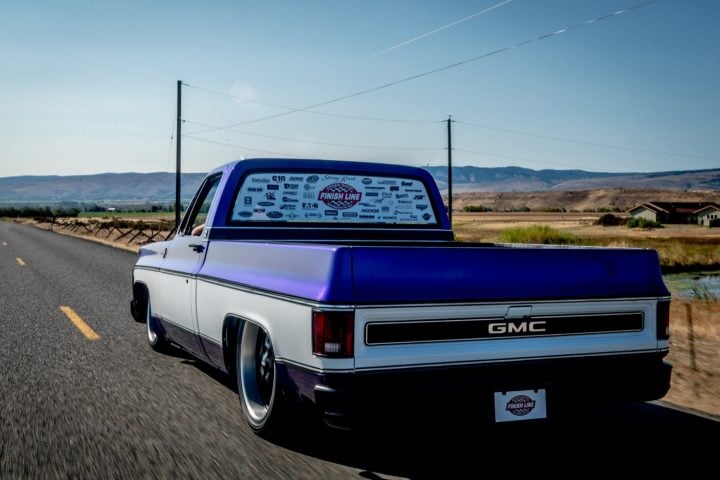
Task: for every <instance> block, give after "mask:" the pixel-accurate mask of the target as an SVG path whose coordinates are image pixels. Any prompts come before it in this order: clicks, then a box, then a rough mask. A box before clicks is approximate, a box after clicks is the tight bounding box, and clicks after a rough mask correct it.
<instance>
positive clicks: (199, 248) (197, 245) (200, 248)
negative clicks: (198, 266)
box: [188, 243, 205, 253]
mask: <svg viewBox="0 0 720 480" xmlns="http://www.w3.org/2000/svg"><path fill="white" fill-rule="evenodd" d="M188 247H190V248H192V249H193V250H194V251H196V252H198V253H200V252H202V251H203V250H205V247H204V246H203V245H202V244H200V243H191V244H190V245H188Z"/></svg>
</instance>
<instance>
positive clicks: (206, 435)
mask: <svg viewBox="0 0 720 480" xmlns="http://www.w3.org/2000/svg"><path fill="white" fill-rule="evenodd" d="M134 261H135V255H134V254H132V253H128V252H125V251H121V250H116V249H113V248H111V247H108V246H105V245H100V244H97V243H92V242H88V241H85V240H79V239H75V238H71V237H65V236H61V235H58V234H54V233H52V232H47V231H44V230H37V229H33V228H30V227H26V226H20V225H15V224H12V223H4V222H0V301H1V303H0V478H28V477H29V478H57V477H60V478H70V477H72V478H98V477H99V478H140V477H143V478H153V477H163V478H164V477H173V478H178V477H179V478H263V479H266V478H267V479H274V478H283V479H286V478H323V479H335V478H374V479H378V478H393V477H403V478H423V477H427V478H448V477H454V476H455V475H456V474H459V475H461V476H464V477H479V476H481V475H482V473H481V472H487V471H489V470H492V471H497V470H498V469H501V470H502V471H511V472H513V473H518V472H522V471H526V472H535V473H544V472H562V471H564V470H566V471H575V472H576V473H579V472H578V470H574V469H572V468H570V467H569V466H568V465H569V464H568V462H567V461H566V457H567V455H568V454H572V458H573V460H574V461H580V462H585V463H586V465H587V464H588V463H587V462H592V465H594V466H593V468H592V470H593V471H598V469H603V468H606V469H608V470H618V469H621V468H622V467H621V465H622V464H623V462H626V461H632V462H634V463H633V464H634V465H635V467H636V468H637V469H638V470H641V471H645V472H648V471H650V470H647V468H656V469H657V470H659V471H662V470H663V469H664V468H665V465H666V462H667V461H668V459H667V458H665V457H664V451H665V449H668V448H672V449H673V450H675V449H676V448H678V446H680V447H682V446H686V447H691V448H692V449H693V451H694V453H695V455H693V456H692V457H688V459H685V460H683V462H682V465H681V466H682V467H683V468H696V467H697V468H703V467H705V466H710V467H711V468H715V460H714V458H715V457H714V456H713V455H711V456H705V455H703V452H704V449H707V450H708V451H709V449H710V446H711V445H717V439H718V438H720V421H718V419H716V418H710V417H704V416H700V415H693V414H692V413H690V412H683V411H677V410H673V409H669V408H667V407H666V406H663V405H660V404H639V405H630V406H627V407H623V408H616V409H611V410H607V411H602V412H589V413H587V414H586V415H584V416H583V417H582V418H580V419H578V420H577V421H573V422H566V423H562V424H559V425H554V424H553V425H539V426H538V425H517V426H512V428H509V429H507V430H501V431H497V430H494V429H484V430H480V429H478V428H477V426H476V425H474V424H473V423H472V422H470V423H463V424H455V425H451V426H448V425H443V424H442V423H441V421H440V419H441V418H444V411H446V410H452V404H451V402H449V404H448V405H439V406H438V410H437V411H436V412H424V413H422V414H421V415H420V416H419V417H418V418H417V420H416V421H415V422H404V423H402V424H398V425H395V426H393V427H384V428H380V427H379V426H372V425H371V426H368V427H367V428H366V429H365V430H364V431H363V432H361V433H356V434H348V433H328V432H325V431H323V430H321V429H319V430H313V431H294V432H291V433H289V434H288V435H287V437H286V438H280V439H275V440H273V441H268V440H265V439H262V438H259V437H257V436H256V435H254V434H253V433H252V432H251V431H250V430H249V428H247V427H246V426H245V424H244V423H243V420H242V418H241V414H240V406H239V403H238V400H237V395H236V393H235V392H234V391H233V389H232V387H231V386H230V382H228V380H227V379H226V378H225V377H224V376H223V375H221V374H219V373H218V372H216V371H215V370H213V369H211V368H209V367H206V366H205V365H204V364H202V363H198V362H196V361H195V360H193V359H190V358H188V357H186V356H184V355H182V354H180V353H178V354H176V355H161V354H157V353H154V352H153V351H152V350H150V348H149V347H148V346H147V345H146V340H145V330H144V325H142V324H138V323H135V322H134V321H133V320H132V318H131V317H130V314H129V311H128V301H129V298H130V280H131V269H132V265H133V263H134ZM579 401H582V399H579ZM703 438H714V441H713V442H711V443H710V444H706V443H704V442H702V441H701V440H702V439H703ZM713 450H714V447H713ZM644 453H648V454H649V455H647V456H645V455H644ZM714 455H715V454H714ZM585 473H587V471H585Z"/></svg>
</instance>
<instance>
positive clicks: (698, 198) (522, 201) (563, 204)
mask: <svg viewBox="0 0 720 480" xmlns="http://www.w3.org/2000/svg"><path fill="white" fill-rule="evenodd" d="M718 200H720V190H706V191H690V192H686V191H682V190H657V189H634V188H599V189H593V190H575V191H568V192H566V191H556V190H552V191H544V192H465V193H460V194H458V195H453V210H454V211H458V210H462V209H463V207H465V206H469V205H472V206H476V207H477V206H483V207H484V208H487V209H489V210H492V211H495V212H509V211H519V210H526V209H530V210H532V211H535V212H537V211H543V210H546V211H548V210H551V209H565V211H568V212H570V211H579V212H582V211H600V210H608V211H609V210H614V211H620V212H626V211H628V210H630V209H631V208H633V207H635V206H637V205H640V204H641V203H645V202H652V201H666V202H717V201H718Z"/></svg>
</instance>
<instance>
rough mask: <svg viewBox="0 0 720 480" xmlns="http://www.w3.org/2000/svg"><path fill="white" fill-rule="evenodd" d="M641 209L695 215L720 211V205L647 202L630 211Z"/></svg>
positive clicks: (713, 203)
mask: <svg viewBox="0 0 720 480" xmlns="http://www.w3.org/2000/svg"><path fill="white" fill-rule="evenodd" d="M639 208H645V209H647V210H651V211H653V212H655V213H667V214H669V215H688V216H689V215H695V214H697V213H698V212H701V211H703V210H705V209H706V208H715V209H717V210H720V205H718V204H717V203H715V202H646V203H643V204H641V205H638V206H637V207H634V208H632V209H630V210H629V213H632V212H634V211H635V210H637V209H639Z"/></svg>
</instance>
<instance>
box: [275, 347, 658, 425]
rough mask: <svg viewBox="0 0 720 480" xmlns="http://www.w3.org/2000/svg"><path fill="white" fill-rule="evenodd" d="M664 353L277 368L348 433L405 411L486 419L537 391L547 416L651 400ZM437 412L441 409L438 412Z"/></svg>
mask: <svg viewBox="0 0 720 480" xmlns="http://www.w3.org/2000/svg"><path fill="white" fill-rule="evenodd" d="M666 354H667V352H666V351H665V352H657V353H651V354H624V355H611V356H597V357H583V358H560V359H547V360H532V361H519V362H507V363H493V364H477V365H465V366H448V367H432V368H412V369H391V370H375V371H371V372H349V373H322V372H314V371H310V370H307V369H304V368H301V367H297V366H294V365H288V364H282V365H278V373H279V377H280V379H281V381H282V382H283V384H284V387H285V391H286V392H292V393H294V394H295V395H296V396H297V398H298V399H299V400H303V401H309V402H311V403H313V404H315V405H316V406H317V408H318V409H319V411H320V413H321V414H322V416H323V419H324V421H325V422H326V423H327V424H329V425H331V426H335V427H340V428H349V427H351V426H352V424H353V419H354V418H356V417H358V416H363V415H364V414H366V413H371V414H372V415H373V416H374V417H376V418H380V419H382V418H383V417H386V418H388V419H392V418H395V417H396V416H398V415H400V416H402V414H405V413H406V412H407V411H408V410H409V409H411V407H412V408H414V407H418V408H420V409H427V408H432V410H430V411H440V412H443V413H447V414H449V415H467V414H470V415H472V416H474V417H476V418H479V419H481V420H487V421H492V419H493V410H492V409H493V393H494V392H497V391H513V390H526V389H533V388H544V389H546V392H547V398H548V417H549V418H552V417H556V416H561V415H563V414H564V413H565V412H570V411H573V410H578V409H582V408H585V407H588V406H592V405H602V404H609V403H618V402H629V401H646V400H656V399H658V398H661V397H663V396H664V395H665V394H666V393H667V391H668V390H669V389H670V376H671V371H672V367H671V366H670V364H669V363H667V362H665V361H664V360H663V357H665V355H666ZM438 407H440V410H438Z"/></svg>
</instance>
